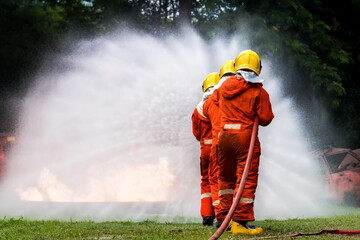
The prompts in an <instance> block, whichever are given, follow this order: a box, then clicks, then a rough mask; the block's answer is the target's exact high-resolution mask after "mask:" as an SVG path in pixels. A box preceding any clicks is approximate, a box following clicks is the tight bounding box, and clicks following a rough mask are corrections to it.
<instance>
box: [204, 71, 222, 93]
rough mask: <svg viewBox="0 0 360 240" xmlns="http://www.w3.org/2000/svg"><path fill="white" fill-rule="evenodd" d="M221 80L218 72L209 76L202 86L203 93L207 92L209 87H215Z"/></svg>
mask: <svg viewBox="0 0 360 240" xmlns="http://www.w3.org/2000/svg"><path fill="white" fill-rule="evenodd" d="M219 80H220V77H219V74H218V73H217V72H213V73H210V74H209V75H207V76H206V78H205V80H204V83H203V86H202V88H203V91H204V92H206V90H207V89H208V88H209V87H212V86H215V85H216V84H217V83H218V82H219Z"/></svg>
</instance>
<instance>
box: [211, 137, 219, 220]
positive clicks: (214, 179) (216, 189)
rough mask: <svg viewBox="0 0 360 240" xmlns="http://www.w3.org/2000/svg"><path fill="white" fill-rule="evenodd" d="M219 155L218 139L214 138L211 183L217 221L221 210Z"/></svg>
mask: <svg viewBox="0 0 360 240" xmlns="http://www.w3.org/2000/svg"><path fill="white" fill-rule="evenodd" d="M217 154H218V152H217V139H215V138H213V145H212V146H211V152H210V164H209V182H210V190H211V195H212V201H213V206H214V211H215V217H216V219H217V215H218V213H219V210H220V208H219V207H220V201H219V185H218V172H219V170H218V156H217Z"/></svg>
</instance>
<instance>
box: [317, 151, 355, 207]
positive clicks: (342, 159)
mask: <svg viewBox="0 0 360 240" xmlns="http://www.w3.org/2000/svg"><path fill="white" fill-rule="evenodd" d="M315 156H316V158H317V159H319V160H320V162H321V163H322V166H323V170H324V173H325V176H324V177H325V183H326V185H327V187H328V188H329V190H330V191H331V193H332V195H333V197H334V198H335V199H336V200H337V202H338V203H341V204H342V203H344V204H347V205H355V206H360V149H355V150H351V149H348V148H334V147H326V148H324V149H322V150H319V151H317V152H315Z"/></svg>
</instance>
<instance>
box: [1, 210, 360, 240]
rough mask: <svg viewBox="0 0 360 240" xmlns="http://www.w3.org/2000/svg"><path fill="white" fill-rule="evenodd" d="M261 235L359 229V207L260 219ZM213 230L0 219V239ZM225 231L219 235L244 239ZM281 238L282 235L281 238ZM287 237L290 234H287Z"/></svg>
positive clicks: (183, 234)
mask: <svg viewBox="0 0 360 240" xmlns="http://www.w3.org/2000/svg"><path fill="white" fill-rule="evenodd" d="M254 224H255V225H256V226H261V227H262V228H263V229H264V233H263V234H262V235H261V237H265V236H274V235H288V234H295V233H312V232H319V231H320V230H322V229H327V230H328V229H353V230H354V229H357V230H360V208H347V209H346V210H344V211H343V212H341V213H340V214H339V215H336V216H332V217H327V218H310V219H289V220H264V221H256V222H254ZM215 231H216V229H215V228H213V227H203V226H202V225H201V223H160V222H157V221H149V220H148V221H142V222H93V221H57V220H47V221H45V220H41V221H33V220H27V219H25V218H3V219H2V220H0V239H103V240H105V239H142V240H144V239H154V240H157V239H208V238H209V237H210V236H212V234H213V233H214V232H215ZM246 238H250V236H232V235H231V234H229V233H228V232H225V233H224V234H223V235H222V236H221V238H220V239H246ZM349 238H351V239H360V235H357V236H346V235H333V234H325V235H319V236H309V237H298V238H296V239H349ZM282 239H284V238H282ZM288 239H290V238H288Z"/></svg>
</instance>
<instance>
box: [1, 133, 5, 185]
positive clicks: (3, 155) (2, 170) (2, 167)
mask: <svg viewBox="0 0 360 240" xmlns="http://www.w3.org/2000/svg"><path fill="white" fill-rule="evenodd" d="M5 143H6V138H3V139H0V179H1V178H3V176H4V174H5V163H6V158H5V151H4V147H5Z"/></svg>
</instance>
